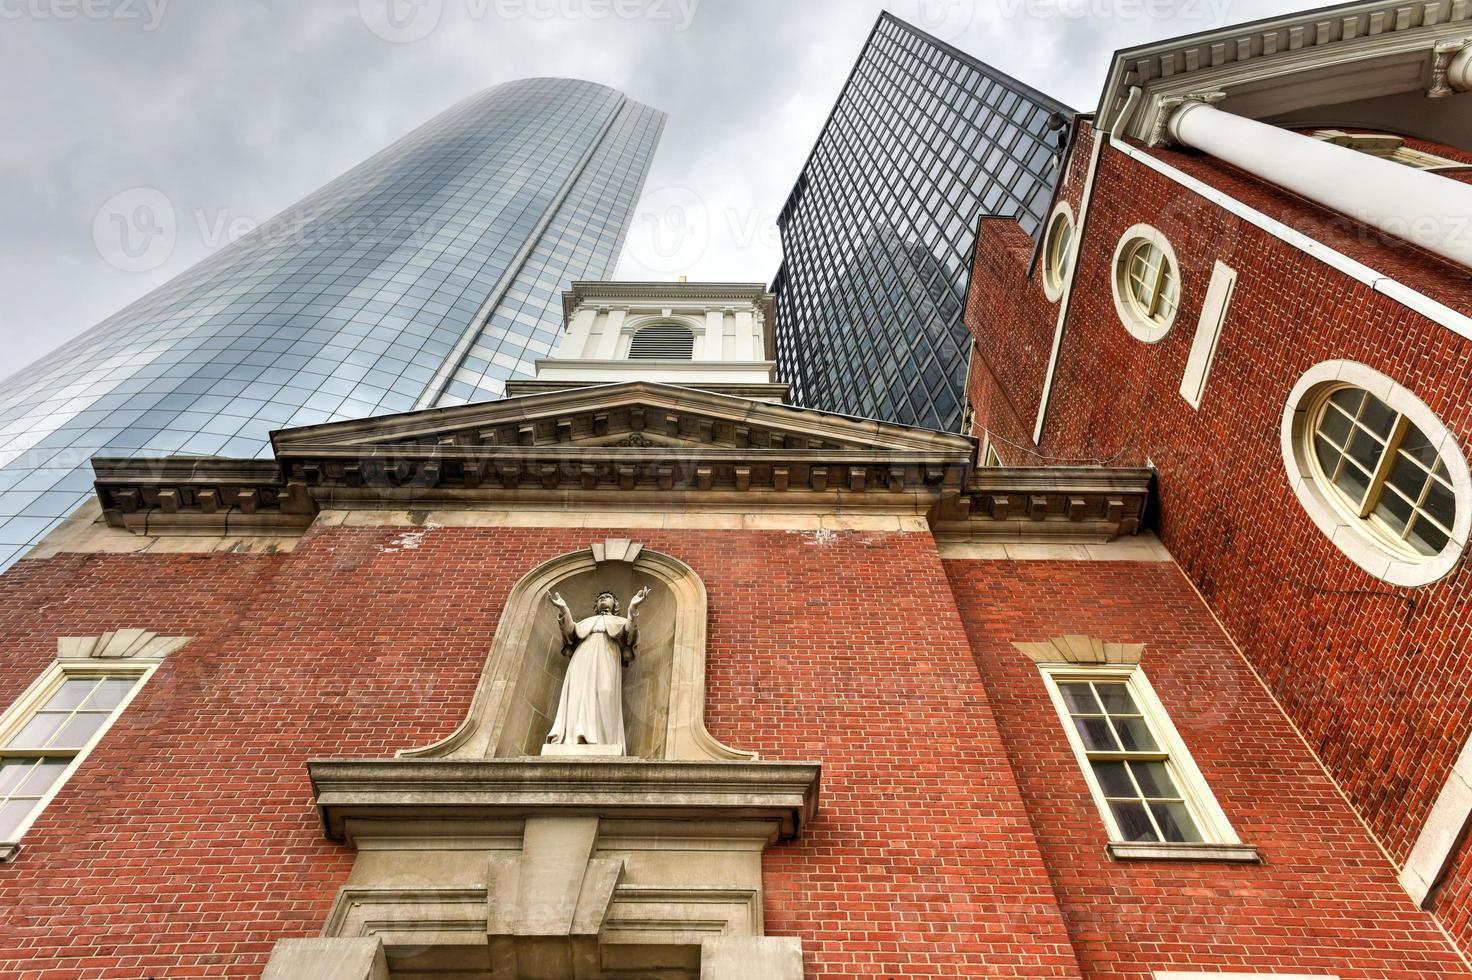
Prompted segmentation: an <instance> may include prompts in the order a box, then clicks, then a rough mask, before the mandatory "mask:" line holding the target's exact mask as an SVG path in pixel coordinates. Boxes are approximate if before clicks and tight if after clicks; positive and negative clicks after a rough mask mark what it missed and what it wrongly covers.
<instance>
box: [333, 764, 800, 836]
mask: <svg viewBox="0 0 1472 980" xmlns="http://www.w3.org/2000/svg"><path fill="white" fill-rule="evenodd" d="M308 770H309V772H310V774H311V778H312V786H313V788H314V790H315V792H316V798H317V806H318V808H319V810H320V811H321V814H322V821H323V825H324V827H325V829H326V832H327V835H328V836H329V837H330V838H332V839H333V840H350V839H351V838H353V837H354V830H353V828H350V827H349V822H351V823H352V825H353V827H354V828H355V827H357V826H360V825H361V823H362V822H365V821H373V822H374V823H375V824H380V823H381V824H384V825H390V824H391V825H393V826H396V827H411V826H412V825H413V824H415V823H422V822H424V821H456V820H459V821H465V820H487V819H515V818H525V817H535V816H540V815H549V814H555V815H558V816H564V817H570V816H581V815H586V816H596V817H601V818H606V819H625V820H628V819H633V820H672V821H691V820H695V821H699V820H708V821H712V823H713V824H714V823H729V822H733V821H744V822H760V823H763V824H767V825H769V828H770V834H771V835H772V836H773V837H775V838H777V839H783V840H790V839H793V838H796V837H798V836H800V835H801V833H802V830H803V828H804V826H805V825H806V824H807V822H808V821H809V820H811V819H812V818H813V816H814V815H815V813H816V812H817V807H818V786H819V779H820V775H821V767H820V766H819V765H817V764H816V763H796V762H651V761H644V760H628V759H581V760H577V761H572V760H560V759H484V760H470V761H440V760H431V759H423V760H420V759H414V760H392V761H371V760H341V761H338V760H323V761H314V762H310V763H308Z"/></svg>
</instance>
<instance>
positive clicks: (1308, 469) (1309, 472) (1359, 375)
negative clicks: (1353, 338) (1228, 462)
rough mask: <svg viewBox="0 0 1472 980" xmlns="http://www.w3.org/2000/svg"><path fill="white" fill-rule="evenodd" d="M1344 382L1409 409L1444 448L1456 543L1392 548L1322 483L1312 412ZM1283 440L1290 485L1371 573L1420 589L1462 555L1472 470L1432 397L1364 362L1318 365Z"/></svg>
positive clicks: (1298, 394)
mask: <svg viewBox="0 0 1472 980" xmlns="http://www.w3.org/2000/svg"><path fill="white" fill-rule="evenodd" d="M1336 384H1348V385H1353V386H1355V387H1357V388H1363V389H1365V390H1366V391H1368V392H1370V393H1371V394H1373V395H1374V396H1375V397H1376V398H1379V399H1380V400H1381V401H1383V402H1385V403H1386V404H1387V405H1389V406H1390V407H1391V408H1393V409H1395V410H1396V411H1397V412H1400V413H1401V414H1403V415H1405V416H1406V418H1408V419H1409V420H1410V422H1411V424H1412V425H1414V426H1415V427H1416V428H1418V429H1420V430H1421V432H1422V433H1423V434H1424V435H1425V436H1426V438H1427V439H1429V440H1430V441H1431V442H1432V444H1433V445H1434V446H1435V447H1436V450H1437V452H1438V453H1440V455H1441V458H1442V460H1443V462H1445V463H1446V468H1447V473H1448V475H1449V476H1450V477H1451V482H1452V487H1453V489H1454V491H1455V493H1456V497H1457V515H1456V522H1455V526H1454V527H1453V528H1452V536H1451V542H1450V543H1449V544H1448V545H1447V547H1446V549H1445V550H1444V551H1442V552H1441V554H1439V555H1436V556H1434V557H1431V558H1427V559H1422V560H1417V559H1412V558H1409V557H1407V556H1406V555H1405V554H1404V553H1403V552H1400V551H1396V550H1392V549H1391V548H1390V547H1389V546H1388V545H1387V544H1384V543H1382V542H1381V540H1380V538H1379V536H1378V535H1376V534H1375V533H1374V531H1373V530H1371V529H1370V528H1368V527H1367V526H1366V525H1365V522H1364V521H1363V520H1361V519H1359V518H1358V517H1357V516H1356V517H1351V516H1349V515H1347V514H1345V513H1344V511H1343V509H1342V508H1341V507H1339V506H1337V505H1336V504H1335V503H1334V501H1333V499H1331V498H1330V496H1329V493H1328V491H1326V490H1325V489H1324V488H1322V487H1321V486H1320V484H1319V478H1318V477H1317V476H1316V472H1317V470H1316V468H1315V467H1314V465H1313V462H1312V460H1311V459H1310V456H1309V452H1310V450H1309V445H1308V430H1309V426H1310V423H1311V422H1312V419H1311V418H1310V417H1309V416H1310V413H1311V412H1312V411H1313V409H1314V406H1315V405H1317V404H1318V402H1319V397H1318V396H1319V394H1320V393H1321V392H1322V391H1323V390H1324V389H1325V387H1327V386H1330V385H1336ZM1279 442H1280V448H1281V451H1282V454H1283V469H1284V471H1285V473H1286V475H1287V478H1288V485H1289V486H1291V487H1292V488H1293V492H1294V494H1295V495H1297V497H1298V502H1299V503H1300V504H1301V505H1302V506H1303V509H1304V510H1305V511H1307V513H1308V515H1309V517H1310V518H1311V519H1312V520H1313V522H1314V524H1315V525H1316V526H1317V527H1318V529H1319V530H1320V531H1322V532H1324V534H1325V535H1326V536H1327V537H1328V538H1329V540H1330V541H1332V542H1334V545H1335V547H1337V548H1338V549H1339V550H1340V551H1342V552H1344V555H1345V557H1347V558H1348V559H1349V560H1350V561H1352V562H1354V563H1355V564H1356V565H1358V566H1359V567H1360V568H1362V569H1364V571H1366V572H1368V573H1369V574H1371V575H1373V576H1375V577H1376V578H1378V579H1380V580H1381V581H1383V582H1386V583H1388V584H1390V585H1398V586H1401V587H1403V588H1416V587H1419V586H1424V585H1430V584H1432V583H1434V582H1438V581H1440V580H1441V579H1443V578H1445V577H1446V576H1447V575H1449V574H1451V572H1452V569H1454V568H1455V567H1456V565H1457V562H1459V561H1460V560H1461V558H1462V553H1463V551H1464V550H1465V549H1466V547H1467V539H1468V536H1469V534H1472V472H1469V471H1468V467H1467V457H1466V455H1465V453H1464V452H1463V450H1462V447H1461V445H1460V444H1459V443H1458V442H1457V439H1456V436H1454V435H1453V434H1452V433H1451V432H1450V431H1449V430H1448V429H1447V427H1446V426H1445V425H1443V424H1442V422H1441V420H1440V419H1438V418H1437V417H1436V415H1435V413H1434V412H1432V411H1431V409H1430V408H1428V407H1427V406H1426V403H1425V402H1423V401H1421V399H1419V398H1417V397H1416V396H1415V395H1414V394H1413V393H1412V392H1411V391H1410V390H1408V389H1407V388H1404V387H1402V386H1401V385H1399V384H1397V383H1396V382H1395V380H1394V379H1392V378H1390V377H1387V376H1386V375H1384V374H1381V373H1380V372H1379V371H1376V370H1375V369H1374V368H1371V367H1369V366H1367V365H1364V364H1360V363H1358V362H1356V361H1325V362H1324V363H1322V364H1318V365H1315V366H1314V367H1312V368H1310V369H1309V370H1308V371H1307V372H1306V373H1305V374H1304V375H1303V377H1302V378H1300V379H1299V380H1298V384H1296V385H1294V387H1293V391H1292V392H1291V393H1290V394H1289V395H1288V402H1287V404H1286V405H1285V406H1284V408H1283V422H1282V426H1281V427H1280V429H1279Z"/></svg>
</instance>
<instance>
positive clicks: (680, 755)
mask: <svg viewBox="0 0 1472 980" xmlns="http://www.w3.org/2000/svg"><path fill="white" fill-rule="evenodd" d="M610 563H619V564H625V565H629V566H631V570H632V572H633V573H635V574H637V575H639V576H642V577H643V578H644V579H645V580H649V579H652V580H654V582H656V583H658V584H659V585H660V586H662V591H664V592H665V593H666V596H664V597H662V599H663V601H672V602H673V610H672V614H673V619H674V626H673V629H674V636H673V647H672V650H671V662H670V679H669V700H668V704H667V706H666V711H665V714H664V726H663V732H662V736H663V737H662V738H661V739H659V742H658V744H659V746H660V755H659V757H660V758H662V759H669V760H675V759H684V760H696V761H700V760H705V761H709V760H743V761H750V760H753V759H755V758H756V755H755V753H751V752H743V751H740V750H738V749H733V748H731V747H730V746H728V745H724V744H722V743H721V742H720V741H718V740H717V739H716V738H715V737H714V736H712V735H711V734H710V732H709V731H707V730H706V727H705V662H706V620H707V611H706V610H707V608H708V603H709V600H708V598H707V596H706V591H705V583H704V582H702V581H701V579H700V576H699V575H697V574H696V573H695V570H694V569H692V568H691V567H690V566H689V565H686V564H685V563H684V562H682V561H679V560H677V559H675V558H671V557H670V556H668V555H664V554H661V553H659V552H656V551H651V550H649V549H646V548H645V547H644V546H643V545H641V544H636V543H634V542H632V541H629V540H626V539H613V540H609V541H605V542H601V543H598V544H595V545H593V546H592V547H590V548H587V549H584V550H582V551H575V552H571V553H569V554H566V555H561V556H559V557H557V558H553V559H552V560H550V561H547V562H544V563H543V564H542V565H540V566H538V567H537V568H535V569H533V570H532V571H531V572H528V573H527V574H526V575H524V576H523V577H522V578H521V580H520V581H519V582H517V583H516V585H515V586H514V587H513V588H512V590H511V593H510V595H508V596H507V598H506V605H505V607H504V610H505V611H504V612H503V613H502V616H501V622H500V623H499V624H498V625H497V627H496V636H495V639H494V640H493V641H492V644H491V651H490V654H489V656H488V657H487V658H486V665H485V668H484V669H483V670H482V672H481V680H480V684H479V685H478V686H477V687H476V691H475V696H474V698H473V699H472V701H471V705H470V710H469V712H468V713H467V714H466V717H465V721H464V722H463V723H462V724H461V725H460V727H459V728H458V729H456V731H455V732H454V733H453V734H451V735H450V736H449V737H448V738H445V739H443V740H441V741H439V742H436V743H435V744H433V745H429V746H425V747H423V748H418V749H411V750H407V751H404V752H401V753H399V756H400V758H404V759H484V758H490V757H493V756H498V755H499V756H506V755H508V754H517V755H520V754H522V753H521V752H519V751H515V747H518V746H522V745H524V742H523V741H521V740H519V739H518V738H517V733H516V732H515V731H508V729H509V728H512V727H514V725H515V724H516V723H517V722H516V721H515V719H516V718H517V715H516V710H517V707H518V706H517V704H516V698H515V695H516V694H517V693H518V691H519V688H518V685H519V683H520V681H521V679H522V678H523V677H524V675H525V671H524V669H523V668H524V664H525V662H526V658H527V657H528V656H531V655H532V654H533V651H532V650H531V643H530V642H529V640H530V638H531V637H532V636H533V630H534V627H535V625H536V623H537V621H538V620H539V618H540V619H541V620H542V621H543V622H545V621H546V616H547V613H546V608H545V602H544V599H543V597H544V596H545V595H546V593H547V592H548V590H551V589H556V588H558V587H559V586H560V585H561V584H562V583H564V582H566V581H568V580H569V579H571V578H573V577H574V576H577V575H581V574H586V573H589V572H593V571H596V570H597V569H598V568H599V567H600V566H606V565H608V564H610ZM508 746H509V747H508Z"/></svg>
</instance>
